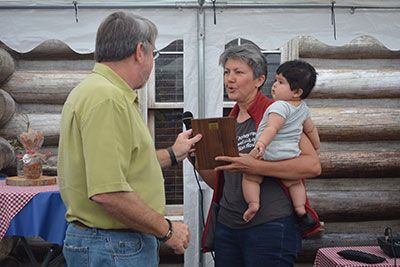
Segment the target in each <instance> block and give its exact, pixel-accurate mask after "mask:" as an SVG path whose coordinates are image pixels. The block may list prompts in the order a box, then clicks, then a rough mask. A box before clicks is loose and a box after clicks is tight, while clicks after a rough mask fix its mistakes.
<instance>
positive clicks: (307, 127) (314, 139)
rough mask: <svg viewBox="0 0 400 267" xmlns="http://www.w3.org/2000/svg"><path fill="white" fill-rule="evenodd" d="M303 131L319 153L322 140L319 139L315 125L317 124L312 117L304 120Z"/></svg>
mask: <svg viewBox="0 0 400 267" xmlns="http://www.w3.org/2000/svg"><path fill="white" fill-rule="evenodd" d="M303 132H304V133H305V134H306V135H307V136H308V138H309V139H310V141H311V143H312V145H313V147H314V149H315V151H317V153H318V155H319V148H320V145H321V142H320V140H319V135H318V130H317V127H315V125H314V123H313V121H312V120H311V118H310V117H308V118H307V119H306V120H305V121H304V124H303Z"/></svg>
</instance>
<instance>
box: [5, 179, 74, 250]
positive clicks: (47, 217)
mask: <svg viewBox="0 0 400 267" xmlns="http://www.w3.org/2000/svg"><path fill="white" fill-rule="evenodd" d="M66 225H67V223H66V221H65V206H64V204H63V202H62V200H61V197H60V192H59V188H58V185H46V186H10V185H6V183H5V180H0V240H1V239H2V238H3V237H4V236H32V237H33V236H40V237H42V238H43V239H44V240H46V241H48V242H50V243H57V244H60V245H61V244H62V243H63V239H64V232H65V229H66Z"/></svg>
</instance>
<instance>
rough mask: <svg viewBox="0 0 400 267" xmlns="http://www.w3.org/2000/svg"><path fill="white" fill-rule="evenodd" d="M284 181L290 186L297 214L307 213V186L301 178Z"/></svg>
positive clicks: (290, 193) (289, 189)
mask: <svg viewBox="0 0 400 267" xmlns="http://www.w3.org/2000/svg"><path fill="white" fill-rule="evenodd" d="M282 182H283V184H284V185H285V186H286V187H287V188H288V191H289V195H290V197H291V198H292V203H293V207H294V210H295V212H296V214H297V215H298V216H300V217H301V216H303V215H304V214H306V208H305V205H306V188H305V187H304V184H303V183H302V182H301V181H300V180H294V181H289V180H284V181H282Z"/></svg>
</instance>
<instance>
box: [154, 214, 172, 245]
mask: <svg viewBox="0 0 400 267" xmlns="http://www.w3.org/2000/svg"><path fill="white" fill-rule="evenodd" d="M165 220H166V221H167V222H168V232H167V233H166V234H165V236H163V237H157V239H158V241H160V242H166V241H167V240H169V239H170V238H171V237H172V234H173V233H174V229H173V228H172V223H171V221H170V220H169V219H168V218H165Z"/></svg>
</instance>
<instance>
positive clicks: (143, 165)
mask: <svg viewBox="0 0 400 267" xmlns="http://www.w3.org/2000/svg"><path fill="white" fill-rule="evenodd" d="M156 36H157V28H156V26H155V25H154V24H153V23H152V22H151V21H149V20H147V19H145V18H142V17H139V16H135V15H132V14H127V13H124V12H116V13H113V14H111V15H110V16H108V17H107V18H106V19H105V20H104V21H103V22H102V24H101V25H100V27H99V29H98V31H97V37H96V50H95V59H96V62H97V63H96V65H95V66H94V69H93V71H92V73H91V74H90V75H88V77H87V78H86V79H85V80H83V81H82V82H81V83H80V84H79V85H78V86H77V87H76V88H74V89H73V90H72V91H71V93H70V95H69V96H68V99H67V101H66V102H65V105H64V108H63V111H62V116H61V124H60V127H61V129H60V143H59V154H58V155H59V158H58V176H59V182H60V192H61V196H62V199H63V201H64V203H65V205H66V208H67V213H66V218H67V221H68V222H69V225H68V228H67V231H66V238H65V242H64V249H63V253H64V256H65V259H66V262H67V265H68V266H79V267H84V266H96V267H97V266H154V267H155V266H158V261H159V257H158V248H159V241H163V242H165V244H166V245H168V246H170V247H171V248H172V249H174V251H175V252H176V253H178V254H181V253H183V252H184V251H185V249H186V248H187V246H188V244H189V230H188V226H187V225H186V224H183V223H179V222H170V221H169V220H168V219H166V218H164V216H163V214H164V208H165V193H164V179H163V176H162V172H161V167H165V166H170V165H173V164H176V163H177V161H181V160H183V159H184V158H186V157H187V155H188V153H189V152H191V148H192V146H193V144H195V143H196V142H198V141H199V140H200V138H201V136H200V135H198V136H195V137H193V138H190V136H191V131H185V132H183V133H181V134H179V135H178V137H177V139H176V141H175V143H174V145H173V146H172V147H170V148H168V149H164V150H159V151H155V148H154V143H153V140H152V138H151V136H150V134H149V131H148V128H147V126H146V124H145V123H144V121H143V120H142V117H141V115H140V112H139V108H138V96H137V93H136V91H135V89H138V88H141V87H143V85H144V84H145V83H146V81H147V79H148V77H149V75H150V73H151V70H152V68H153V61H154V58H153V57H154V56H153V53H152V51H153V49H154V43H155V39H156ZM157 239H158V240H157Z"/></svg>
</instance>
